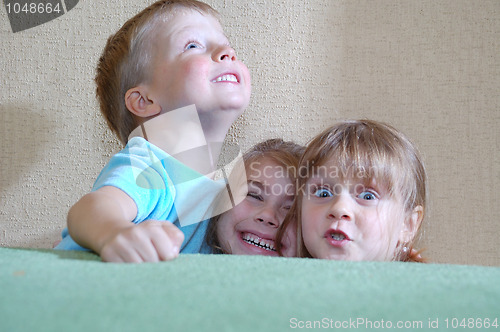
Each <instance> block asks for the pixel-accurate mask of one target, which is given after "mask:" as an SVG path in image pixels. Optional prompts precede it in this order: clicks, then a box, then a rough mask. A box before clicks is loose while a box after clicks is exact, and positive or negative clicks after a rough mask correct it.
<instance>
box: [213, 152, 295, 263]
mask: <svg viewBox="0 0 500 332" xmlns="http://www.w3.org/2000/svg"><path fill="white" fill-rule="evenodd" d="M247 180H248V194H247V196H246V198H245V199H244V200H243V201H242V202H241V203H240V204H238V205H237V206H236V207H234V208H233V209H232V210H230V211H228V212H226V213H224V214H223V215H221V217H220V219H219V221H218V223H217V229H216V232H217V237H218V238H219V239H222V240H221V241H220V245H221V247H222V249H223V251H224V252H226V253H229V254H234V255H267V256H278V253H277V252H276V249H275V248H276V244H275V239H276V233H277V231H278V227H279V226H280V225H281V223H282V222H283V220H284V218H285V216H286V214H287V212H288V211H289V209H290V207H291V205H292V203H293V199H294V192H295V187H294V185H293V183H292V180H291V179H290V178H289V177H288V176H287V172H286V168H285V167H284V166H281V165H280V164H278V163H277V162H275V161H274V160H273V159H271V158H268V157H263V158H260V159H257V160H255V161H253V162H252V163H251V164H250V165H249V167H247ZM288 228H289V230H287V231H286V234H285V236H284V237H283V241H282V242H283V243H282V253H283V255H284V256H289V257H292V256H295V255H296V241H295V238H296V234H295V232H294V230H292V228H293V227H288Z"/></svg>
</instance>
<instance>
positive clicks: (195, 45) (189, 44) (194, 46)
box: [184, 42, 200, 50]
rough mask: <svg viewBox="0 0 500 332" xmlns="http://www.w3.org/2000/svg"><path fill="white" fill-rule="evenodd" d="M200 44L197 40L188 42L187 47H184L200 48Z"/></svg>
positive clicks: (187, 48)
mask: <svg viewBox="0 0 500 332" xmlns="http://www.w3.org/2000/svg"><path fill="white" fill-rule="evenodd" d="M199 47H200V45H199V44H198V43H196V42H189V43H187V44H186V47H185V48H184V49H186V50H189V49H192V48H199Z"/></svg>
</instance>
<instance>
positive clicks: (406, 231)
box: [400, 205, 424, 243]
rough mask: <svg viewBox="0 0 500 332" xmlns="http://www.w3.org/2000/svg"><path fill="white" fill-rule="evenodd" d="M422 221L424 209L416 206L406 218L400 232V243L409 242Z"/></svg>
mask: <svg viewBox="0 0 500 332" xmlns="http://www.w3.org/2000/svg"><path fill="white" fill-rule="evenodd" d="M423 219H424V208H423V207H422V206H420V205H418V206H416V207H415V208H414V209H413V211H412V212H411V213H410V215H409V216H408V217H407V218H406V220H405V224H404V226H403V229H402V230H401V237H400V241H401V242H402V243H408V242H411V241H412V240H413V239H414V237H415V235H416V234H417V231H418V229H419V227H420V224H421V223H422V220H423Z"/></svg>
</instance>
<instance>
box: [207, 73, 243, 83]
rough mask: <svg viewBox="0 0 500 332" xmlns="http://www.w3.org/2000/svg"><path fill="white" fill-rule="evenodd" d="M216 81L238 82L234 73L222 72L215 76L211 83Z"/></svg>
mask: <svg viewBox="0 0 500 332" xmlns="http://www.w3.org/2000/svg"><path fill="white" fill-rule="evenodd" d="M218 82H232V83H238V78H237V77H236V75H234V74H223V75H220V76H217V77H216V78H214V79H213V80H212V83H218Z"/></svg>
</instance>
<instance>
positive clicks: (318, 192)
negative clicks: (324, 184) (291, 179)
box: [314, 188, 333, 197]
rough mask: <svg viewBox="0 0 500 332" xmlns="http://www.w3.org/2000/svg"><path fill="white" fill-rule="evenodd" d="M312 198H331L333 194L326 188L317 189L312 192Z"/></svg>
mask: <svg viewBox="0 0 500 332" xmlns="http://www.w3.org/2000/svg"><path fill="white" fill-rule="evenodd" d="M314 196H316V197H332V196H333V194H332V192H331V191H330V190H328V189H326V188H319V189H316V191H315V192H314Z"/></svg>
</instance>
